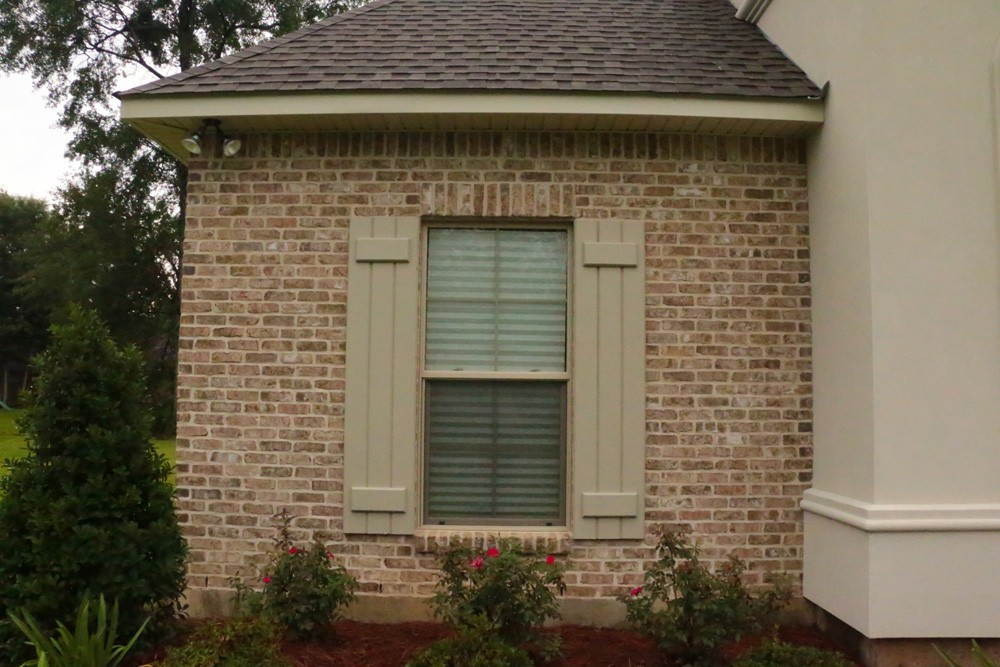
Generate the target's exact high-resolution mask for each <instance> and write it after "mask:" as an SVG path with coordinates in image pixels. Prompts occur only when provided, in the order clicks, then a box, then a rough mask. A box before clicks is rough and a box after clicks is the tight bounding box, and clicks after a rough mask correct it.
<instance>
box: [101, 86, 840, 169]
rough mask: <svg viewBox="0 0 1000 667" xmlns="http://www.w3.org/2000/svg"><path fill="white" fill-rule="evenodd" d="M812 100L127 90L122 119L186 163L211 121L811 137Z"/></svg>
mask: <svg viewBox="0 0 1000 667" xmlns="http://www.w3.org/2000/svg"><path fill="white" fill-rule="evenodd" d="M823 114H824V111H823V102H822V100H819V99H812V98H748V97H718V96H704V95H701V96H699V95H650V94H608V93H589V92H579V93H545V92H538V93H535V92H522V91H509V92H476V91H472V92H469V91H465V92H461V91H412V92H392V93H373V92H354V91H351V92H330V93H309V94H301V93H299V94H255V95H246V94H244V95H236V94H230V95H224V94H209V95H197V96H194V95H183V96H182V95H149V94H145V95H126V96H123V97H122V107H121V115H122V119H123V120H124V121H126V122H128V123H129V124H131V125H133V126H134V127H136V128H137V129H139V131H141V132H142V133H143V134H145V135H146V136H147V137H149V138H150V139H152V140H153V141H155V142H157V143H158V144H160V145H161V146H163V147H164V148H165V149H166V150H167V151H169V152H170V153H172V154H173V155H175V156H176V157H178V158H179V159H181V160H186V159H187V158H188V156H187V153H186V151H184V150H183V149H182V148H181V146H180V140H181V139H182V138H184V137H185V136H186V135H188V134H190V133H191V132H192V131H194V129H195V128H196V127H197V126H198V125H199V124H200V123H201V121H202V119H204V118H219V119H221V120H222V121H223V125H224V127H225V130H226V132H227V134H249V133H258V132H290V131H343V130H408V131H442V130H543V129H544V130H574V131H594V130H624V131H647V132H649V131H657V132H678V133H685V134H724V135H734V136H805V135H807V134H810V133H812V132H813V131H815V130H816V128H818V127H819V126H820V125H821V124H822V123H823Z"/></svg>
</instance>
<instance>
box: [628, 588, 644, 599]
mask: <svg viewBox="0 0 1000 667" xmlns="http://www.w3.org/2000/svg"><path fill="white" fill-rule="evenodd" d="M641 592H642V586H636V587H635V588H633V589H632V590H630V591H629V594H630V595H632V596H633V597H634V596H636V595H638V594H639V593H641Z"/></svg>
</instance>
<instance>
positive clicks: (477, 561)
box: [469, 556, 483, 570]
mask: <svg viewBox="0 0 1000 667" xmlns="http://www.w3.org/2000/svg"><path fill="white" fill-rule="evenodd" d="M469 565H471V566H472V568H473V569H475V570H481V569H483V557H482V556H476V557H475V558H473V559H472V560H471V561H469Z"/></svg>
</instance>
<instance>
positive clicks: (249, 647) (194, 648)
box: [157, 616, 291, 667]
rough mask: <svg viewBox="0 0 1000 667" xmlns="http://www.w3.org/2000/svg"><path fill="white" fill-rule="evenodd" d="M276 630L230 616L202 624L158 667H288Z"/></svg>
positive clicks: (258, 619) (249, 618)
mask: <svg viewBox="0 0 1000 667" xmlns="http://www.w3.org/2000/svg"><path fill="white" fill-rule="evenodd" d="M278 634H279V632H278V628H277V627H276V626H275V625H274V624H273V623H272V622H271V621H269V620H267V619H265V618H261V617H254V616H234V617H233V618H230V619H228V620H226V621H224V622H206V623H203V624H202V625H201V626H199V627H198V629H197V630H196V631H195V632H194V634H193V635H192V636H191V637H190V638H189V639H188V641H187V642H186V643H185V644H184V645H183V646H178V647H175V648H171V649H170V650H168V651H167V657H166V658H165V659H164V660H163V661H162V662H159V663H157V666H158V667H289V666H290V665H291V662H290V661H289V660H287V659H286V658H283V657H282V656H281V651H280V647H279V642H278Z"/></svg>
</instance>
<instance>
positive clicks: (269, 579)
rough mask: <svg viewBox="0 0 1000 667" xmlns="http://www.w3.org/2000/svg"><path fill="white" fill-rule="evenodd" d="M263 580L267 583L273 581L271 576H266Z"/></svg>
mask: <svg viewBox="0 0 1000 667" xmlns="http://www.w3.org/2000/svg"><path fill="white" fill-rule="evenodd" d="M261 581H263V582H264V583H265V584H269V583H271V577H264V578H263V579H261Z"/></svg>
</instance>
